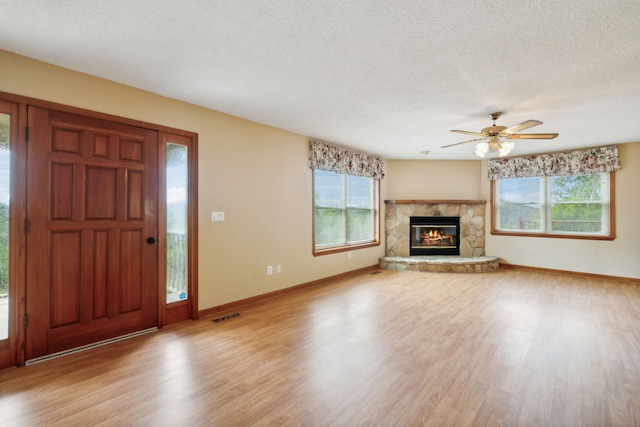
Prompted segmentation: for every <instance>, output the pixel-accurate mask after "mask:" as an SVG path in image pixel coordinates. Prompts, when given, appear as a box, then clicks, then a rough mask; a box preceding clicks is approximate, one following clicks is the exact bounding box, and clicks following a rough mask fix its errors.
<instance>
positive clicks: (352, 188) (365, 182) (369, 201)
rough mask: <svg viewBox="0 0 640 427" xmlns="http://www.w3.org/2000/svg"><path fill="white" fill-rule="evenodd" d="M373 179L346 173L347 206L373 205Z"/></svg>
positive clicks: (370, 206) (368, 206) (366, 206)
mask: <svg viewBox="0 0 640 427" xmlns="http://www.w3.org/2000/svg"><path fill="white" fill-rule="evenodd" d="M372 194H373V179H372V178H366V177H362V176H351V175H347V207H350V208H366V209H371V208H372V207H373V197H372Z"/></svg>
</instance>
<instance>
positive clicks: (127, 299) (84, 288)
mask: <svg viewBox="0 0 640 427" xmlns="http://www.w3.org/2000/svg"><path fill="white" fill-rule="evenodd" d="M28 124H29V125H28V127H29V140H28V148H27V151H28V154H27V161H28V166H27V221H28V224H26V226H27V239H26V240H27V244H26V252H27V256H26V259H27V272H26V314H27V319H26V320H27V325H28V326H27V328H26V335H25V341H26V342H25V344H26V345H25V355H26V359H27V360H30V359H34V358H37V357H40V356H43V355H47V354H51V353H56V352H59V351H62V350H66V349H70V348H74V347H78V346H82V345H85V344H89V343H92V342H97V341H101V340H105V339H108V338H112V337H115V336H119V335H123V334H127V333H131V332H135V331H140V330H143V329H147V328H151V327H154V326H157V324H158V246H157V243H156V240H157V238H158V220H157V216H158V170H157V168H158V133H157V132H156V131H153V130H148V129H143V128H138V127H135V126H129V125H123V124H117V123H112V122H108V121H103V120H97V119H92V118H87V117H83V116H79V115H75V114H70V113H64V112H59V111H54V110H49V109H45V108H38V107H29V109H28Z"/></svg>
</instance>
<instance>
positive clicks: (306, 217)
mask: <svg viewBox="0 0 640 427" xmlns="http://www.w3.org/2000/svg"><path fill="white" fill-rule="evenodd" d="M0 63H1V64H2V66H1V67H0V91H3V92H8V93H13V94H17V95H23V96H29V97H33V98H37V99H42V100H47V101H52V102H57V103H60V104H65V105H71V106H75V107H80V108H85V109H88V110H93V111H99V112H103V113H108V114H113V115H117V116H121V117H127V118H131V119H136V120H141V121H146V122H150V123H156V124H162V125H165V126H170V127H174V128H178V129H184V130H187V131H192V132H196V133H198V135H199V147H198V148H199V212H198V214H199V223H198V227H199V235H198V250H199V272H198V273H199V298H200V299H199V308H200V309H205V308H209V307H214V306H218V305H221V304H225V303H229V302H232V301H237V300H240V299H244V298H248V297H252V296H255V295H260V294H263V293H267V292H271V291H275V290H279V289H283V288H287V287H291V286H295V285H298V284H302V283H307V282H310V281H314V280H318V279H321V278H325V277H328V276H332V275H336V274H340V273H344V272H348V271H351V270H355V269H358V268H362V267H367V266H371V265H375V264H377V262H378V258H379V257H380V256H382V254H383V252H384V250H383V246H382V245H381V246H379V247H374V248H367V249H361V250H358V251H353V252H352V257H351V259H349V258H348V257H347V254H346V253H339V254H334V255H325V256H321V257H313V255H312V252H311V249H312V248H311V246H312V235H311V234H312V225H311V214H312V205H311V171H310V169H309V167H308V143H307V138H305V137H303V136H301V135H296V134H293V133H290V132H286V131H283V130H279V129H274V128H272V127H268V126H263V125H260V124H256V123H253V122H249V121H246V120H242V119H238V118H235V117H232V116H228V115H225V114H221V113H218V112H215V111H211V110H207V109H204V108H199V107H195V106H193V105H190V104H186V103H183V102H178V101H175V100H171V99H167V98H163V97H161V96H158V95H154V94H151V93H148V92H144V91H140V90H137V89H133V88H130V87H126V86H123V85H119V84H115V83H113V82H109V81H106V80H102V79H98V78H95V77H92V76H88V75H85V74H80V73H76V72H73V71H69V70H66V69H62V68H58V67H54V66H51V65H48V64H44V63H41V62H38V61H34V60H31V59H28V58H24V57H21V56H16V55H13V54H10V53H7V52H4V51H0ZM385 188H386V187H385V183H384V181H383V185H382V189H381V190H382V197H383V198H384V194H385ZM211 211H224V212H225V221H224V222H211V221H210V220H209V219H210V213H211ZM277 264H280V265H281V266H282V273H280V274H274V275H272V276H267V275H266V268H267V265H273V266H274V267H275V265H277ZM274 269H275V268H274Z"/></svg>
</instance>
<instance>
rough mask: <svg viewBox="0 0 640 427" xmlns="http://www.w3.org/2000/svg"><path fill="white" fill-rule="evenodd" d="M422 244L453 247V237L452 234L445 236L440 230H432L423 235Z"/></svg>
mask: <svg viewBox="0 0 640 427" xmlns="http://www.w3.org/2000/svg"><path fill="white" fill-rule="evenodd" d="M420 237H421V238H422V244H423V245H427V246H442V245H453V244H454V243H453V236H452V235H451V234H443V233H441V232H440V230H438V229H435V228H430V229H429V231H427V232H424V233H422V236H420Z"/></svg>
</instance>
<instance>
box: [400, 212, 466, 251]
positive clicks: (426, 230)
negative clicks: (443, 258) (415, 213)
mask: <svg viewBox="0 0 640 427" xmlns="http://www.w3.org/2000/svg"><path fill="white" fill-rule="evenodd" d="M410 226H411V248H410V251H409V253H410V255H460V217H448V216H436V217H428V216H420V217H411V218H410Z"/></svg>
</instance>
